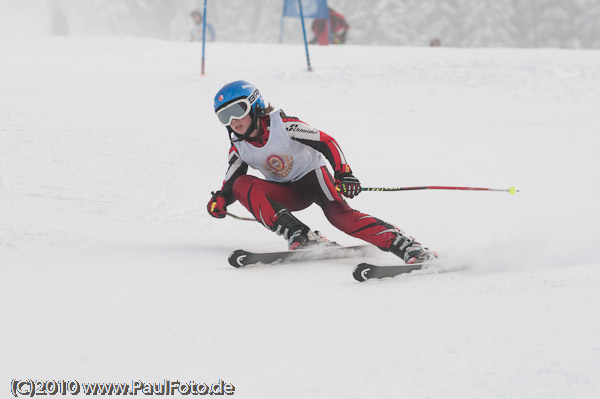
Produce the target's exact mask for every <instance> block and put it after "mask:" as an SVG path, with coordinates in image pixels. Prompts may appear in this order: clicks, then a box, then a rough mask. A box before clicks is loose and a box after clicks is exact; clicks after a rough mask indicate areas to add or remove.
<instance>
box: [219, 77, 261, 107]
mask: <svg viewBox="0 0 600 399" xmlns="http://www.w3.org/2000/svg"><path fill="white" fill-rule="evenodd" d="M243 98H245V99H247V100H248V102H249V103H250V105H251V107H252V113H254V114H256V113H257V111H258V109H257V108H258V107H260V108H262V109H264V108H265V102H264V100H263V98H262V96H261V95H260V91H259V90H258V87H256V86H254V85H253V84H252V83H249V82H246V81H245V80H236V81H235V82H231V83H227V84H226V85H225V86H223V87H222V88H221V90H219V91H218V92H217V95H216V96H215V113H216V112H219V109H221V108H223V107H225V106H227V105H229V104H231V103H233V102H235V101H236V100H240V99H243ZM258 113H259V112H258Z"/></svg>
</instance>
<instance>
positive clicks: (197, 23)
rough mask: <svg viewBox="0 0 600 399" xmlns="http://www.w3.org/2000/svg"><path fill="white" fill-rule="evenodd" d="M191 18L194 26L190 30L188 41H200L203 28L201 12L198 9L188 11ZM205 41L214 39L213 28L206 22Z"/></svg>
mask: <svg viewBox="0 0 600 399" xmlns="http://www.w3.org/2000/svg"><path fill="white" fill-rule="evenodd" d="M190 16H191V17H192V20H193V21H194V27H193V28H192V32H191V34H190V41H192V42H201V41H202V31H203V30H204V26H203V24H202V13H201V12H200V11H199V10H193V11H192V12H191V13H190ZM206 41H207V42H214V41H215V29H214V28H213V26H212V25H211V24H209V23H208V22H207V23H206Z"/></svg>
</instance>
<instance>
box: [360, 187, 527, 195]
mask: <svg viewBox="0 0 600 399" xmlns="http://www.w3.org/2000/svg"><path fill="white" fill-rule="evenodd" d="M411 190H462V191H504V192H507V193H509V194H512V195H514V194H515V193H518V192H519V190H517V189H516V188H515V186H512V187H509V188H484V187H453V186H417V187H363V188H362V191H411Z"/></svg>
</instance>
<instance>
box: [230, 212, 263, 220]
mask: <svg viewBox="0 0 600 399" xmlns="http://www.w3.org/2000/svg"><path fill="white" fill-rule="evenodd" d="M227 216H231V217H232V218H234V219H237V220H248V221H250V222H256V219H254V218H246V217H243V216H238V215H234V214H233V213H231V212H227Z"/></svg>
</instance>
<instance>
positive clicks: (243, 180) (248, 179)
mask: <svg viewBox="0 0 600 399" xmlns="http://www.w3.org/2000/svg"><path fill="white" fill-rule="evenodd" d="M254 180H256V177H254V176H249V175H244V176H240V177H238V178H237V179H235V182H233V188H232V189H233V196H234V197H235V198H236V199H237V200H239V199H240V198H244V197H246V195H247V194H248V191H249V190H250V187H251V186H252V183H253V181H254Z"/></svg>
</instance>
